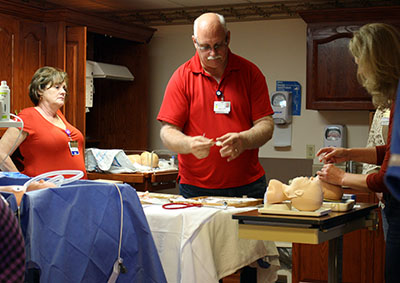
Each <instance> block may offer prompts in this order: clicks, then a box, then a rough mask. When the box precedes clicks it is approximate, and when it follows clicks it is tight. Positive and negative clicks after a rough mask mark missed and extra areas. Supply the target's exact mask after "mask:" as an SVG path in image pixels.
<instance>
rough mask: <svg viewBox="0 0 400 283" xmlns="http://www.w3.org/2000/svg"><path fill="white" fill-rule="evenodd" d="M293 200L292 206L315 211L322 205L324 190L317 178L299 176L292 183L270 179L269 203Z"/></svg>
mask: <svg viewBox="0 0 400 283" xmlns="http://www.w3.org/2000/svg"><path fill="white" fill-rule="evenodd" d="M288 199H290V200H291V203H292V206H293V207H295V208H296V209H298V210H301V211H315V210H317V209H318V208H320V207H321V206H322V202H323V192H322V187H321V185H320V182H319V180H318V179H317V178H307V177H297V178H294V179H293V181H292V183H291V184H290V185H285V184H282V183H281V182H280V181H278V180H270V182H269V184H268V191H267V202H268V203H279V202H282V201H284V200H288Z"/></svg>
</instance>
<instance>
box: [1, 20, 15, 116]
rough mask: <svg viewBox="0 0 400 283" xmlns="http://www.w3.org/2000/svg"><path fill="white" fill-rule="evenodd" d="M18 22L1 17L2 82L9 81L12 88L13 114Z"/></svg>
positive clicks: (11, 109) (8, 83)
mask: <svg viewBox="0 0 400 283" xmlns="http://www.w3.org/2000/svg"><path fill="white" fill-rule="evenodd" d="M17 38H18V21H17V20H16V19H14V18H12V17H8V16H5V15H1V17H0V54H1V56H0V80H1V81H7V85H8V86H9V88H10V95H11V100H10V101H11V107H10V112H13V108H14V107H13V105H14V101H13V99H14V97H15V96H16V95H18V94H16V93H14V92H15V85H16V84H17V83H18V81H17V80H16V78H15V77H14V69H15V58H16V56H17V55H18V52H17V50H18V48H17V47H18V41H17Z"/></svg>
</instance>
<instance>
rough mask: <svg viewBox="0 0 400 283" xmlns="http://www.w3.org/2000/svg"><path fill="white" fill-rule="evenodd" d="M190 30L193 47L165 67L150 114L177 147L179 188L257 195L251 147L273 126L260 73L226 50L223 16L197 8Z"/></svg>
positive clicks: (261, 180)
mask: <svg viewBox="0 0 400 283" xmlns="http://www.w3.org/2000/svg"><path fill="white" fill-rule="evenodd" d="M193 30H194V35H193V36H192V40H193V44H194V46H195V48H196V51H197V52H196V54H195V55H194V56H193V57H192V58H191V59H190V60H189V61H187V62H186V63H184V64H183V65H181V66H180V67H179V68H178V69H177V70H176V71H175V73H174V74H173V75H172V77H171V79H170V81H169V83H168V86H167V88H166V91H165V95H164V101H163V103H162V105H161V109H160V112H159V114H158V117H157V119H158V120H159V121H161V122H162V123H163V126H162V129H161V132H160V136H161V139H162V141H163V143H164V144H165V146H166V147H167V148H169V149H170V150H173V151H175V152H177V153H178V160H179V189H180V193H181V194H182V195H183V196H184V197H195V196H205V195H207V196H211V195H220V196H230V197H234V196H242V195H247V196H249V197H256V198H263V196H264V193H265V189H266V181H265V172H264V170H263V168H262V166H261V165H260V163H259V160H258V148H259V147H260V146H262V145H263V144H265V143H266V142H267V141H268V140H270V139H271V137H272V134H273V129H274V124H273V119H272V114H273V110H272V107H271V104H270V99H269V94H268V87H267V84H266V81H265V77H264V76H263V74H262V73H261V71H260V70H259V69H258V68H257V66H256V65H255V64H253V63H251V62H249V61H248V60H246V59H244V58H242V57H240V56H237V55H235V54H233V53H232V52H231V51H230V49H229V47H228V46H229V41H230V32H229V31H228V30H227V28H226V25H225V20H224V18H223V16H221V15H218V14H215V13H206V14H203V15H201V16H200V17H198V18H197V19H196V20H195V22H194V29H193Z"/></svg>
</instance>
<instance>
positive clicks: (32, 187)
mask: <svg viewBox="0 0 400 283" xmlns="http://www.w3.org/2000/svg"><path fill="white" fill-rule="evenodd" d="M56 187H57V186H56V185H55V184H54V183H52V182H47V181H45V180H39V181H34V182H32V183H30V184H29V186H28V187H26V188H24V186H0V191H1V192H8V193H13V194H14V195H15V198H16V200H17V204H18V206H19V205H20V204H21V200H22V197H23V196H24V194H25V192H30V191H36V190H40V189H47V188H56Z"/></svg>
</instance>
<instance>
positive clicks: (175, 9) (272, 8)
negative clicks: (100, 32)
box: [20, 0, 400, 26]
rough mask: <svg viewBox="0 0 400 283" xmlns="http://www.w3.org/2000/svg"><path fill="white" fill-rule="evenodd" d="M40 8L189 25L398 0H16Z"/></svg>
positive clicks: (129, 20)
mask: <svg viewBox="0 0 400 283" xmlns="http://www.w3.org/2000/svg"><path fill="white" fill-rule="evenodd" d="M20 2H25V3H27V2H29V4H33V5H40V7H45V8H51V7H54V5H56V6H61V7H66V8H69V9H72V10H76V11H80V12H85V13H90V14H95V15H99V16H102V17H104V18H109V19H112V20H117V21H120V22H123V23H135V24H144V25H148V26H157V25H171V24H192V23H193V20H194V19H195V18H196V17H197V16H199V15H200V14H202V13H204V12H207V11H212V12H218V13H220V14H222V15H224V16H225V18H226V20H227V21H228V22H229V21H250V20H268V19H282V18H293V17H298V12H299V11H302V10H319V9H333V8H354V7H371V6H372V7H374V6H393V5H399V4H400V1H399V0H388V1H385V0H343V1H339V0H334V1H332V0H315V1H306V0H304V1H300V0H283V1H282V0H281V1H273V0H20Z"/></svg>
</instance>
